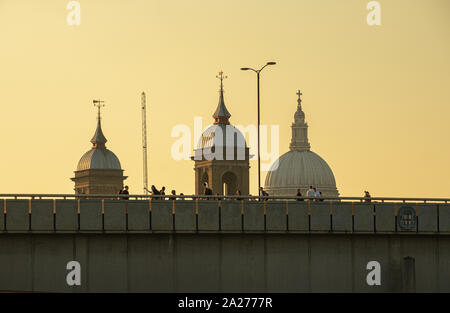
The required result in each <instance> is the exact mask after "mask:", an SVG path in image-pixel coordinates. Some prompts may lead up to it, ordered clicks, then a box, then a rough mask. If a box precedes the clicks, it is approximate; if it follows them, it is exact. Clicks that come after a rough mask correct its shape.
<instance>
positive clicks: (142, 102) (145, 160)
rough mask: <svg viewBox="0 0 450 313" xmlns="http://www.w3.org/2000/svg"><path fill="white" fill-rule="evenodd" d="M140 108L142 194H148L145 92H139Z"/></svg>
mask: <svg viewBox="0 0 450 313" xmlns="http://www.w3.org/2000/svg"><path fill="white" fill-rule="evenodd" d="M141 109H142V161H143V167H142V170H143V180H144V186H143V187H144V194H148V191H147V190H148V173H147V118H146V115H147V104H146V98H145V92H142V94H141Z"/></svg>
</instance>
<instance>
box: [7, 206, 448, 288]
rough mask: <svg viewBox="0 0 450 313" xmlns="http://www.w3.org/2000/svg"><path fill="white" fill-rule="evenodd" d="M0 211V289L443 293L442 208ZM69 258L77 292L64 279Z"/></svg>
mask: <svg viewBox="0 0 450 313" xmlns="http://www.w3.org/2000/svg"><path fill="white" fill-rule="evenodd" d="M0 206H1V211H0V212H3V214H0V290H10V291H15V290H20V291H44V292H402V291H408V290H409V291H411V290H412V289H414V290H415V291H417V292H450V236H449V235H450V205H449V204H447V203H445V202H439V203H437V202H436V203H423V202H422V203H408V202H406V203H403V202H377V203H364V202H360V201H358V202H348V201H347V202H346V201H323V202H310V201H303V202H302V201H266V202H259V201H247V200H222V201H218V200H176V201H172V200H151V201H150V200H107V199H65V200H64V199H36V198H35V199H14V198H8V199H6V198H5V199H2V200H1V201H0ZM405 257H412V258H414V262H415V263H414V266H413V268H411V267H409V268H407V267H408V265H407V263H406V260H407V259H405ZM73 260H75V261H78V262H79V263H80V265H81V285H80V286H68V285H67V283H66V275H67V273H68V272H69V271H68V270H67V269H66V265H67V263H68V262H69V261H73ZM370 261H377V262H379V264H380V266H381V285H380V286H369V285H368V284H367V283H366V276H367V274H368V272H369V271H368V270H367V268H366V266H367V263H368V262H370ZM411 271H412V272H413V278H414V279H413V281H414V285H413V286H412V285H411V283H405V281H411V277H410V276H408V275H411V274H405V273H411Z"/></svg>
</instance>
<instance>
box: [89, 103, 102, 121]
mask: <svg viewBox="0 0 450 313" xmlns="http://www.w3.org/2000/svg"><path fill="white" fill-rule="evenodd" d="M92 102H93V103H94V106H95V107H97V108H98V119H99V120H100V108H101V107H104V106H105V101H103V100H100V99H98V100H95V99H94V100H93V101H92Z"/></svg>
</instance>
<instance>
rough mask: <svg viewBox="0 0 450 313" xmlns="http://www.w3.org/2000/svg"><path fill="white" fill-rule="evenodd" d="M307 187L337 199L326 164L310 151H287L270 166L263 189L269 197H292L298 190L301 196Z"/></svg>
mask: <svg viewBox="0 0 450 313" xmlns="http://www.w3.org/2000/svg"><path fill="white" fill-rule="evenodd" d="M309 186H313V187H316V188H317V190H319V191H321V192H322V194H323V196H330V197H337V196H338V195H339V193H338V191H337V189H336V181H335V179H334V175H333V172H332V171H331V168H330V167H329V166H328V164H327V162H325V160H324V159H322V158H321V157H320V156H319V155H318V154H316V153H314V152H312V151H295V150H292V151H289V152H286V153H285V154H283V155H282V156H281V157H280V158H279V159H278V160H277V161H275V163H274V164H273V165H272V166H271V168H270V170H269V172H268V173H267V176H266V182H265V189H266V191H267V192H268V193H269V195H273V196H275V195H292V196H294V195H295V194H296V192H297V189H298V188H300V189H301V192H302V194H305V193H306V190H307V189H308V188H309Z"/></svg>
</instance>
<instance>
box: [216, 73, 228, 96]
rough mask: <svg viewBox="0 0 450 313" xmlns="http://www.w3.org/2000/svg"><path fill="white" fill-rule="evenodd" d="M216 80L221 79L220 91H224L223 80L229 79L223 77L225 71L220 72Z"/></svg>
mask: <svg viewBox="0 0 450 313" xmlns="http://www.w3.org/2000/svg"><path fill="white" fill-rule="evenodd" d="M216 78H218V79H220V91H223V80H224V79H227V78H228V76H225V75H223V71H220V72H219V75H217V76H216Z"/></svg>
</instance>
